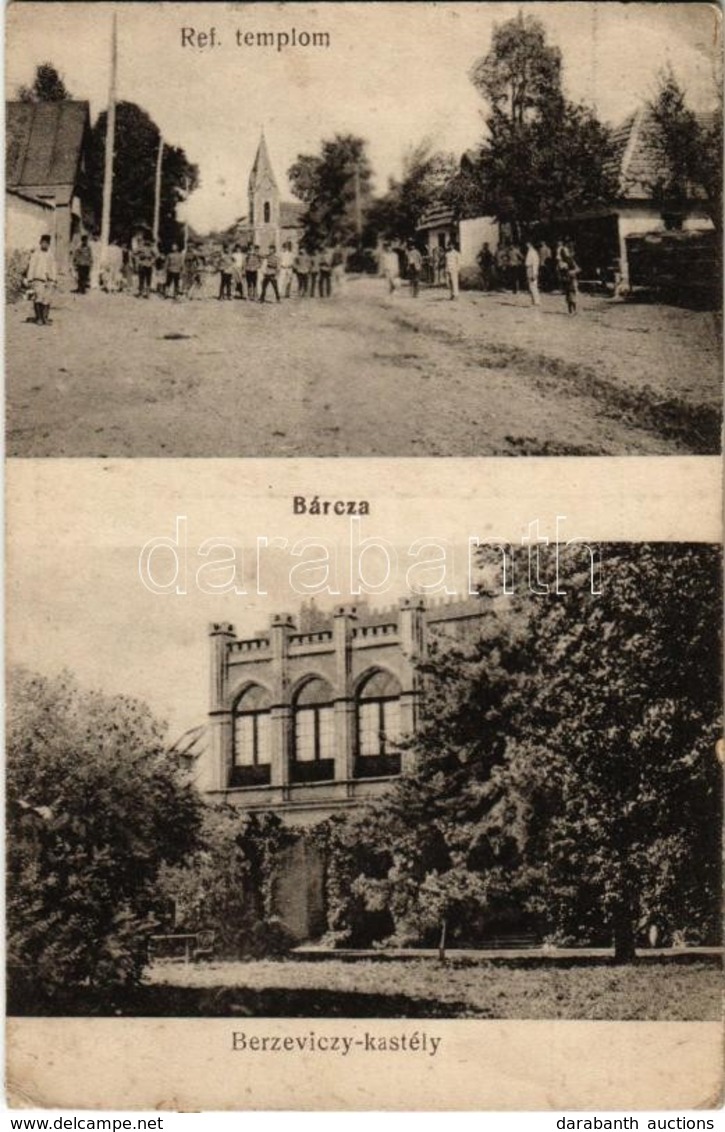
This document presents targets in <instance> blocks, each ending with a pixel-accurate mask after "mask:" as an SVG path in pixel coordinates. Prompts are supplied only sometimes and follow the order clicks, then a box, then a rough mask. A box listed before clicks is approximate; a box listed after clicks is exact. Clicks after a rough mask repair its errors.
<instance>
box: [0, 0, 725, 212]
mask: <svg viewBox="0 0 725 1132" xmlns="http://www.w3.org/2000/svg"><path fill="white" fill-rule="evenodd" d="M519 8H521V9H523V10H524V11H525V12H526V13H531V14H533V15H535V16H536V17H537V18H538V19H540V20H541V21H542V23H543V24H544V26H545V28H546V31H547V34H548V38H549V41H550V42H551V43H553V44H556V45H557V46H559V47H560V49H561V50H562V53H563V60H564V84H565V89H566V92H567V94H568V96H569V97H571V98H573V99H575V100H581V101H586V102H588V103H589V104H592V105H594V106H595V107H596V109H597V112H598V113H599V115H600V117H601V118H602V119H603V120H604V121H607V122H610V123H612V124H616V123H617V122H619V121H621V120H622V119H623V118H624V117H625V116H626V115H627V114H628V113H630V112H631V111H632V110H633V109H635V108H636V107H637V105H638V104H639V103H641V102H642V101H643V100H644V99H647V98H648V97H650V96H651V95H652V94H653V92H654V89H655V83H656V75H657V72H658V70H660V69H661V68H662V67H665V66H667V65H668V64H669V65H672V67H673V68H674V70H675V72H676V74H677V76H678V78H679V80H680V81H681V83H682V84H683V85H684V86H685V88H686V90H687V92H688V96H689V100H690V102H691V104H692V106H693V107H694V108H695V109H709V108H711V107H712V106H713V104H714V102H715V101H716V98H717V94H716V91H717V84H716V79H717V71H718V66H719V58H720V53H721V43H720V17H719V14H718V11H717V9H716V7H715V5H710V4H699V3H694V4H692V3H688V4H681V3H676V2H670V3H661V4H654V3H631V4H620V3H617V2H615V0H605V2H599V3H594V2H589V0H575V2H561V3H558V2H557V3H544V4H542V3H522V4H509V3H498V2H495V3H480V4H479V3H465V4H446V3H440V4H437V3H430V2H429V3H365V4H359V3H352V4H351V3H339V4H338V3H325V4H319V5H311V4H303V3H286V4H271V3H265V4H253V3H244V4H224V3H220V4H216V3H215V4H211V3H205V4H195V3H185V4H172V3H145V4H133V3H124V4H116V5H114V4H110V3H109V4H107V3H103V2H94V3H74V4H61V3H43V4H36V3H33V2H23V3H18V4H14V5H11V6H10V7H9V8H8V9H7V10H6V57H5V76H6V91H7V94H8V97H12V96H13V95H14V93H15V91H16V90H17V87H18V85H19V84H22V83H27V84H29V83H31V82H32V78H33V75H34V71H35V67H36V65H37V64H38V63H41V62H45V61H51V62H52V63H53V64H54V65H55V66H56V67H57V68H58V70H59V71H60V72H61V74H62V76H63V78H64V81H65V83H66V85H67V87H68V88H69V90H70V91H71V93H72V95H73V96H74V97H76V98H83V99H88V100H89V101H90V104H91V115H92V118H94V119H95V117H96V116H97V115H98V113H99V112H100V111H101V110H103V109H104V108H105V106H106V104H107V97H108V84H109V58H110V29H111V23H112V13H113V12H114V11H117V13H118V53H119V69H118V97H119V98H120V99H127V100H130V101H134V102H137V103H139V104H140V105H141V106H142V107H143V108H144V109H145V110H146V111H147V112H148V113H149V114H150V115H151V116H152V117H153V118H154V120H155V121H156V122H157V124H158V125H159V127H160V129H161V131H162V133H163V136H164V137H165V138H166V140H167V141H168V142H169V143H170V144H172V145H177V146H181V147H183V148H184V149H185V151H186V153H187V156H188V158H189V159H190V160H191V161H192V162H194V163H196V164H197V165H198V166H199V169H200V174H201V187H200V188H199V189H198V190H197V191H196V192H195V193H194V194H193V195H192V198H191V199H190V201H189V203H188V206H187V208H188V214H187V219H188V220H189V222H190V223H191V224H192V225H193V226H194V227H195V228H196V229H197V230H199V231H202V232H203V231H208V230H209V229H211V228H215V227H220V226H223V225H227V224H229V223H231V222H232V221H233V220H235V219H236V218H238V217H239V216H241V215H243V214H245V213H246V211H247V203H246V187H247V179H248V176H249V170H250V167H251V164H252V161H253V159H254V154H255V151H256V147H257V144H258V140H259V136H260V131H261V130H262V128H264V130H265V134H266V138H267V143H268V147H269V151H270V155H271V159H272V163H273V166H274V168H275V171H276V174H277V180H278V183H279V185H280V189H281V192H282V196H283V199H290V198H291V194H290V192H289V186H288V183H287V179H286V171H287V169H288V168H289V167H290V165H291V164H292V163H293V162H294V160H295V159H296V157H297V155H298V154H299V153H316V152H318V151H319V147H320V143H321V141H322V140H323V139H325V138H329V137H331V136H333V135H334V134H335V133H336V132H341V133H355V134H359V135H361V136H363V137H364V138H366V139H367V141H368V143H369V154H370V157H371V160H372V164H373V168H374V171H375V186H376V189H377V191H379V192H384V191H385V188H386V186H387V182H388V178H389V177H391V176H399V175H400V173H401V169H402V163H403V159H404V155H405V153H406V151H407V150H409V149H410V148H411V147H413V146H415V145H416V144H418V143H419V142H420V141H421V140H423V139H429V140H430V141H431V143H432V144H433V145H434V146H435V147H436V148H439V149H442V150H446V151H450V152H453V153H454V154H456V156H460V154H461V153H462V152H463V151H464V150H466V149H468V148H470V147H471V146H473V145H475V144H476V143H477V142H478V141H479V140H480V138H481V135H482V113H483V112H484V111H485V104H484V103H483V101H482V99H481V98H480V96H479V95H478V94H477V92H476V91H475V89H474V87H473V86H472V84H471V82H470V80H469V78H468V73H469V71H470V68H471V66H472V65H473V63H474V62H475V60H476V59H478V58H479V57H481V56H482V55H485V54H486V52H487V51H488V49H489V46H490V42H491V34H492V30H493V27H494V24H496V23H501V22H503V21H504V20H506V19H509V18H511V17H512V16H515V15H516V13H517V12H518V10H519ZM185 28H186V29H193V32H194V35H195V37H197V38H196V39H195V41H194V44H193V45H190V44H189V43H188V42H187V43H186V45H184V44H183V43H182V37H183V29H185ZM212 28H214V29H215V33H214V35H215V41H216V42H215V46H213V47H212V46H209V45H207V46H200V45H199V42H198V33H199V32H206V33H207V34H209V33H210V31H211V29H212ZM292 29H295V30H296V33H297V35H298V36H299V35H300V33H302V32H307V33H308V34H309V33H315V32H317V33H318V34H319V33H327V34H328V35H329V47H314V46H309V47H306V48H305V47H302V46H297V47H291V46H289V47H283V49H282V50H277V47H276V43H277V40H276V39H275V45H273V46H271V47H264V46H256V45H255V46H248V45H245V44H244V42H242V44H241V45H240V46H238V45H237V42H236V39H237V31H239V32H241V33H242V37H244V36H245V35H246V34H247V33H250V32H251V33H252V34H253V35H254V36H255V38H256V35H257V33H259V32H272V33H274V35H275V37H276V36H278V35H279V36H284V35H287V36H288V37H289V38H290V39H291V33H292ZM189 38H190V36H189V33H188V32H187V35H186V39H187V41H188V39H189ZM282 42H284V41H283V40H282Z"/></svg>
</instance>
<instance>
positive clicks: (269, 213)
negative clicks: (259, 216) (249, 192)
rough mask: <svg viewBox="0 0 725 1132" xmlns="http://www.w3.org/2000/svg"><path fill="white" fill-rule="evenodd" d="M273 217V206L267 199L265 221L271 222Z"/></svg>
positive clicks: (266, 222)
mask: <svg viewBox="0 0 725 1132" xmlns="http://www.w3.org/2000/svg"><path fill="white" fill-rule="evenodd" d="M271 219H272V206H271V205H270V203H269V201H268V200H266V201H265V202H264V223H265V224H269V222H270V220H271Z"/></svg>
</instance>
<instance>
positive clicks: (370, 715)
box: [358, 703, 381, 755]
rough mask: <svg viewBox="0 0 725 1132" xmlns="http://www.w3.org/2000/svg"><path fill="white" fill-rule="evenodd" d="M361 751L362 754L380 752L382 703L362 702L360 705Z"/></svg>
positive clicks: (359, 737)
mask: <svg viewBox="0 0 725 1132" xmlns="http://www.w3.org/2000/svg"><path fill="white" fill-rule="evenodd" d="M359 713H360V714H359V727H360V733H359V736H358V739H359V748H358V749H359V751H360V754H361V755H379V754H380V746H381V745H380V704H378V703H367V704H366V703H362V704H360V707H359Z"/></svg>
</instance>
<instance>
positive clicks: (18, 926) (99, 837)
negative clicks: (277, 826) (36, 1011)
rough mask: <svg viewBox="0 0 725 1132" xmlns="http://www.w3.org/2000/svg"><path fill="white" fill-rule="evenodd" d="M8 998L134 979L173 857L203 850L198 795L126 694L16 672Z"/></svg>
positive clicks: (65, 999)
mask: <svg viewBox="0 0 725 1132" xmlns="http://www.w3.org/2000/svg"><path fill="white" fill-rule="evenodd" d="M6 766H7V775H6V778H7V815H8V817H7V824H8V839H7V936H8V943H7V947H8V971H9V986H10V996H11V1001H12V1003H14V1004H15V1005H16V1007H17V1008H19V1009H21V1010H27V1009H28V1008H30V1009H32V1008H33V1007H34V1006H37V1005H38V1004H41V1006H42V1005H43V1004H46V1005H48V1004H52V1003H56V1004H63V1003H66V1004H67V1005H69V1006H70V1007H71V1008H72V1007H73V1006H77V1005H78V1002H79V1001H81V998H80V997H79V996H82V995H84V994H85V995H90V996H93V995H106V994H108V993H112V992H114V991H116V990H119V989H122V988H129V987H132V986H133V985H135V984H136V983H137V982H138V981H139V979H140V976H141V972H142V970H143V967H144V964H145V962H146V939H147V936H148V933H149V932H150V931H152V930H153V928H154V925H155V923H156V921H155V919H154V916H153V909H154V906H155V903H156V900H157V894H156V887H155V886H156V881H157V876H158V873H159V870H160V868H161V866H162V864H163V863H164V862H168V863H172V862H178V861H180V860H182V859H183V858H184V857H185V855H186V854H187V853H189V852H191V851H193V849H194V847H195V843H196V838H197V835H198V831H199V824H200V805H201V803H200V801H199V799H198V796H197V795H196V793H195V791H194V789H193V787H192V786H191V785H190V784H188V783H187V782H185V781H184V780H183V779H182V777H181V776H180V774H179V769H178V765H177V763H176V761H175V760H174V758H173V757H172V756H171V755H169V754H168V753H167V752H166V750H165V744H164V735H163V729H162V727H161V725H160V724H159V723H158V722H157V721H156V720H155V719H154V718H153V716H152V715H151V713H150V712H149V710H148V708H147V707H146V706H145V705H144V704H143V703H141V702H140V701H138V700H134V699H130V698H128V697H126V696H108V695H105V694H102V693H101V692H94V691H85V690H83V689H82V688H81V687H80V686H79V685H78V684H77V683H76V682H75V680H74V679H73V678H72V676H70V675H69V674H68V673H64V674H62V675H60V676H58V677H55V678H47V677H43V676H38V675H34V674H32V673H29V672H27V671H25V670H22V669H21V670H14V671H13V672H11V675H10V680H9V689H8V710H7V755H6Z"/></svg>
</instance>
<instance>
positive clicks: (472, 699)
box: [340, 612, 528, 947]
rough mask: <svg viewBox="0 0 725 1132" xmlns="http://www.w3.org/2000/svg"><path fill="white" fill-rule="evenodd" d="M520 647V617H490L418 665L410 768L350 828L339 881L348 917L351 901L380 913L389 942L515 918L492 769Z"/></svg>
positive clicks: (443, 935) (441, 937)
mask: <svg viewBox="0 0 725 1132" xmlns="http://www.w3.org/2000/svg"><path fill="white" fill-rule="evenodd" d="M525 643H526V642H525V636H524V634H523V623H522V620H521V616H520V614H517V615H513V614H510V615H508V616H505V617H501V616H499V615H497V614H494V613H493V612H492V613H491V616H490V617H489V618H488V619H487V621H486V624H485V627H484V630H483V632H482V635H481V637H480V639H479V640H477V641H476V642H475V643H474V644H473V645H466V644H456V643H451V642H445V641H441V642H440V643H439V645H438V646H437V647H434V648H433V649H432V652H431V656H430V658H429V660H428V661H427V662H426V664H425V665H424V666H423V669H422V673H423V675H424V676H425V679H426V695H425V707H424V717H423V719H422V721H421V726H420V727H419V729H418V730H417V732H416V735H415V737H414V738H413V739H411V740H410V741H409V743H408V744H407V745H408V747H409V749H411V750H412V752H413V754H414V756H415V769H414V770H412V771H411V772H409V773H408V774H405V775H403V776H402V777H401V778H400V779H399V780H398V781H397V782H396V784H395V786H394V787H393V789H392V790H391V792H390V793H389V794H388V795H387V796H386V797H385V798H383V799H382V800H381V801H380V802H379V803H378V804H377V805H376V806H374V807H372V808H371V809H370V810H369V812H368V813H367V814H366V816H365V818H364V820H363V821H360V822H359V829H358V831H357V835H356V838H355V840H356V842H357V845H358V848H357V849H356V852H357V853H362V852H363V850H362V849H361V848H360V846H365V847H366V848H365V850H364V858H363V859H364V867H363V868H362V869H361V872H360V874H359V875H358V877H357V878H356V879H355V881H354V883H349V882H348V891H349V893H350V902H349V905H348V907H349V909H350V916H351V918H352V919H354V917H355V916H356V915H357V916H358V918H359V915H360V912H359V907H358V904H359V902H360V900H362V901H363V903H364V906H365V908H366V909H367V910H368V911H369V912H373V913H378V914H379V913H380V912H381V910H382V909H387V910H388V912H389V915H390V916H391V918H392V925H393V934H392V937H391V939H392V940H393V941H394V942H395V943H398V944H409V943H413V942H421V941H422V942H427V943H435V942H438V943H439V944H440V946H441V947H443V946H444V944H445V941H446V940H448V941H449V942H450V941H454V940H456V939H458V940H461V939H466V938H468V939H470V938H471V936H472V935H475V933H476V931H478V930H480V928H481V926H482V924H483V925H486V924H490V923H492V922H495V923H498V924H499V925H500V924H501V922H502V920H505V919H506V917H507V916H511V915H512V914H513V915H514V916H515V915H517V912H516V911H514V912H513V913H512V907H513V905H515V904H516V901H517V897H516V895H515V894H513V892H512V884H514V883H515V876H514V874H513V873H512V865H513V863H514V860H515V854H516V843H515V840H514V838H513V836H512V831H511V830H508V829H505V828H503V827H502V826H500V825H497V823H496V819H495V816H494V815H495V814H496V813H497V812H498V810H499V808H500V804H501V798H500V794H499V790H498V786H497V785H496V784H495V783H494V780H493V770H494V768H495V767H496V766H497V765H498V764H499V763H500V762H501V760H502V759H503V758H504V757H505V751H506V743H507V738H508V734H509V730H510V727H511V704H512V703H513V700H512V692H513V689H514V687H515V686H516V684H517V683H518V682H519V681H520V680H521V679H522V670H523V668H525V666H526V665H527V663H528V660H527V653H526V651H525ZM521 911H522V909H521V907H519V909H518V914H519V915H520V913H521ZM340 918H341V919H342V920H343V921H344V917H340Z"/></svg>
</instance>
